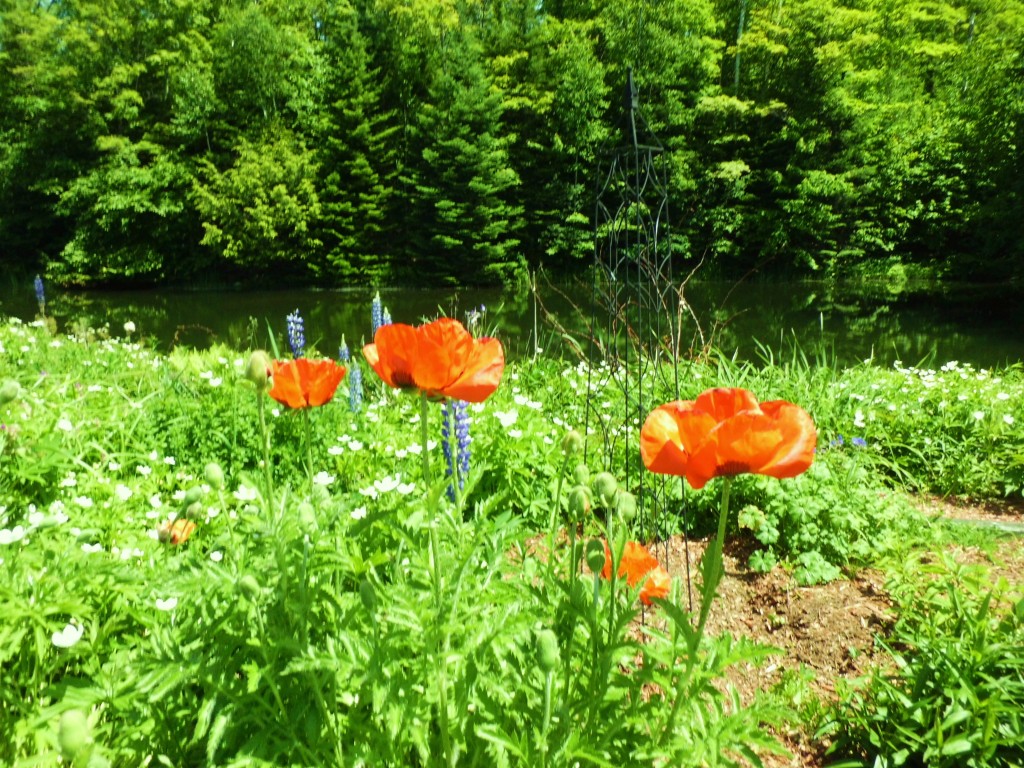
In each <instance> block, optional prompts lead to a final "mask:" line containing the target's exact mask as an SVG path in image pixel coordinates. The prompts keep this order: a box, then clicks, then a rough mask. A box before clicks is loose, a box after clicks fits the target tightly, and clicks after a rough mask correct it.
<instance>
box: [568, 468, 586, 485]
mask: <svg viewBox="0 0 1024 768" xmlns="http://www.w3.org/2000/svg"><path fill="white" fill-rule="evenodd" d="M572 479H573V481H574V482H576V483H577V484H578V485H590V470H589V469H588V468H587V465H586V464H580V465H578V466H577V467H576V469H574V470H573V472H572Z"/></svg>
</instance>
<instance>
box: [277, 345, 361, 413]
mask: <svg viewBox="0 0 1024 768" xmlns="http://www.w3.org/2000/svg"><path fill="white" fill-rule="evenodd" d="M270 365H271V372H272V374H273V382H274V385H273V386H272V387H271V388H270V396H271V397H272V398H274V399H275V400H277V402H279V403H281V404H282V405H287V406H288V407H289V408H309V407H316V406H319V405H323V404H324V403H329V402H330V401H331V398H332V397H334V392H335V390H336V389H337V388H338V385H339V384H340V383H341V379H342V378H343V377H344V376H345V367H344V366H342V365H338V364H337V363H336V362H334V361H333V360H309V359H307V358H305V357H300V358H297V359H295V360H286V361H284V362H282V361H280V360H274V361H273V362H271V364H270Z"/></svg>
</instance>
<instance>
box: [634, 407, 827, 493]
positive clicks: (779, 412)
mask: <svg viewBox="0 0 1024 768" xmlns="http://www.w3.org/2000/svg"><path fill="white" fill-rule="evenodd" d="M817 441H818V433H817V430H816V429H815V428H814V422H813V421H812V420H811V417H810V416H809V415H808V414H807V412H806V411H805V410H804V409H803V408H801V407H800V406H798V405H794V404H793V403H789V402H786V401H785V400H772V401H770V402H766V403H758V402H757V398H756V397H754V395H753V394H752V393H751V392H749V391H748V390H745V389H739V388H725V387H721V388H718V389H709V390H707V391H706V392H703V393H702V394H700V395H699V396H698V397H697V399H696V400H677V401H675V402H672V403H666V404H665V405H662V406H659V407H658V408H656V409H655V410H653V411H651V413H650V414H649V415H648V417H647V421H646V422H644V426H643V428H642V429H641V430H640V455H641V457H642V458H643V461H644V466H646V467H647V468H648V469H649V470H651V471H652V472H657V473H660V474H667V475H681V476H684V477H686V479H687V481H688V482H689V483H690V485H691V486H693V487H694V488H703V487H704V486H705V484H707V482H708V481H709V480H711V479H712V478H715V477H735V476H736V475H742V474H745V473H748V472H750V473H754V474H759V475H768V476H769V477H778V478H783V477H796V476H797V475H799V474H800V473H802V472H804V471H805V470H806V469H807V468H808V467H810V466H811V462H812V461H813V460H814V447H815V445H816V444H817Z"/></svg>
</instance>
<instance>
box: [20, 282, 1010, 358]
mask: <svg viewBox="0 0 1024 768" xmlns="http://www.w3.org/2000/svg"><path fill="white" fill-rule="evenodd" d="M372 297H373V291H372V290H371V289H369V288H367V289H365V290H344V291H317V290H282V291H216V292H189V291H169V290H158V291H116V292H113V291H81V292H71V291H62V290H60V289H56V288H48V289H47V313H48V314H49V315H51V316H52V317H54V318H55V319H56V321H57V324H58V328H59V329H60V330H62V331H67V330H70V329H72V328H73V327H74V326H75V325H76V324H79V325H83V324H84V325H88V326H92V327H100V326H103V325H108V326H109V328H110V329H111V333H112V334H113V335H123V333H124V332H123V330H122V328H123V326H124V323H125V322H126V321H129V320H130V321H131V322H133V323H134V324H135V326H136V328H137V331H136V335H140V334H141V336H142V337H144V339H145V340H146V343H148V344H150V345H151V346H154V347H156V348H157V349H161V350H168V349H170V348H171V347H172V346H174V345H188V346H194V347H205V346H208V345H209V344H210V343H211V342H213V341H220V342H223V343H226V344H228V345H230V346H233V347H236V348H240V349H245V348H250V347H254V346H263V347H266V346H267V345H268V338H269V334H270V331H268V328H270V329H272V331H273V332H274V334H275V336H276V337H277V339H278V340H279V341H278V343H279V344H282V345H283V337H284V328H285V315H287V314H288V313H289V312H291V311H293V310H295V309H298V310H299V312H300V313H301V314H302V316H303V318H304V320H305V324H306V336H307V342H308V344H310V345H315V346H316V348H317V349H318V350H319V351H320V352H321V353H322V354H325V355H333V354H336V351H337V348H338V344H339V342H340V340H341V337H342V335H343V334H344V336H345V338H346V340H347V342H348V344H349V346H350V347H351V348H352V349H356V348H357V347H358V346H359V345H360V344H361V343H362V342H363V341H365V340H368V338H367V337H368V336H369V332H370V303H371V300H372ZM381 297H382V300H383V303H384V305H385V306H386V307H387V308H388V310H389V311H390V314H391V316H392V318H393V319H394V320H395V321H396V322H408V323H416V322H419V321H421V320H422V319H424V318H431V317H435V316H437V315H438V314H440V313H444V314H448V315H450V316H454V317H458V318H460V319H462V320H463V321H465V318H466V313H467V312H469V311H472V310H474V309H476V308H479V307H481V306H484V307H486V313H485V315H484V317H483V322H482V326H481V327H482V328H483V329H484V330H486V331H487V332H488V333H491V334H493V335H497V336H498V337H500V338H501V339H502V341H503V342H504V344H505V346H506V349H507V351H508V355H509V356H510V357H521V356H524V355H529V354H532V351H533V347H534V339H535V338H539V346H540V347H541V348H542V349H543V350H544V354H565V355H571V352H569V350H568V349H567V348H566V346H565V345H564V344H563V342H562V341H561V339H562V334H561V331H560V330H559V329H557V328H556V324H555V323H552V322H550V321H548V320H546V319H545V318H546V317H549V316H550V317H554V318H556V319H557V321H558V325H561V326H562V327H563V328H564V329H566V330H568V331H569V332H571V333H577V332H579V331H581V330H582V329H583V328H585V327H587V325H588V323H589V321H590V319H591V317H592V315H593V310H592V303H593V302H592V287H591V286H590V284H589V283H587V282H585V281H580V282H579V283H576V284H571V285H557V286H556V285H550V284H541V285H539V286H538V290H537V296H536V298H537V300H538V301H536V302H535V300H534V298H535V297H534V295H533V294H532V292H531V291H529V290H522V291H516V292H512V291H503V290H501V289H476V288H460V289H440V290H409V289H402V290H382V291H381ZM685 297H686V300H687V303H688V304H689V305H690V307H691V308H692V316H690V315H689V313H687V317H686V318H685V322H684V325H683V329H682V333H681V338H682V340H683V344H682V347H683V349H684V350H686V349H687V348H693V349H697V348H699V347H700V345H701V339H702V338H703V339H704V340H711V341H713V342H714V344H715V346H716V347H717V348H719V349H721V350H723V351H725V352H726V353H727V354H730V355H732V354H735V355H736V356H737V357H739V358H741V359H755V360H757V359H761V358H763V357H764V356H765V355H768V354H771V355H774V356H775V358H776V359H779V358H780V357H782V358H787V357H789V356H791V355H792V352H793V349H794V342H795V343H796V345H797V346H798V348H799V349H800V350H802V352H803V354H805V355H806V356H807V358H808V359H810V360H812V361H813V360H815V359H816V358H817V357H818V355H819V354H823V355H824V356H825V359H828V360H834V361H836V362H838V363H839V364H841V365H852V364H856V363H857V362H860V361H862V360H865V359H868V358H871V357H873V358H874V360H875V361H876V362H879V363H881V364H884V365H888V364H891V363H892V362H894V361H896V360H900V361H902V362H903V363H904V364H906V365H917V364H928V365H933V364H934V365H941V364H942V363H944V362H948V361H950V360H958V361H960V362H966V363H971V364H973V365H975V366H978V367H991V366H997V365H1002V364H1006V363H1012V362H1019V361H1024V312H1022V309H1021V307H1022V304H1021V298H1022V292H1021V290H1020V289H1019V288H1018V289H1016V290H1014V289H1012V288H1011V287H1008V286H963V285H958V286H955V287H946V288H943V289H941V290H929V291H923V290H910V291H903V292H900V293H892V292H889V291H887V290H886V289H885V288H884V287H871V286H865V285H848V286H843V285H833V284H828V285H825V284H815V283H807V282H790V283H786V282H746V283H719V282H693V281H691V282H690V283H689V284H687V286H686V289H685ZM36 312H37V308H36V303H35V294H34V291H33V288H32V285H31V282H29V284H27V285H25V286H9V285H8V286H0V315H13V316H16V317H20V318H22V319H25V320H30V319H32V318H33V317H34V316H35V314H36ZM546 313H550V314H549V315H548V314H546ZM535 317H536V321H535ZM601 322H602V321H601V320H600V318H599V321H598V323H597V325H599V326H600V325H601ZM535 329H536V336H535Z"/></svg>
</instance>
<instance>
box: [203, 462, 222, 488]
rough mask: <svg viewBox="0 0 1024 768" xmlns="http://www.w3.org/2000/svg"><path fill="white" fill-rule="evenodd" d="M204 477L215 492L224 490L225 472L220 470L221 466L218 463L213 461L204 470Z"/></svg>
mask: <svg viewBox="0 0 1024 768" xmlns="http://www.w3.org/2000/svg"><path fill="white" fill-rule="evenodd" d="M203 476H204V477H205V478H206V482H207V483H209V484H210V487H211V488H213V490H215V491H219V490H222V489H223V488H224V470H223V469H221V468H220V464H218V463H217V462H215V461H211V462H210V463H209V464H207V465H206V468H205V469H204V470H203Z"/></svg>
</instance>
